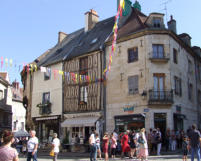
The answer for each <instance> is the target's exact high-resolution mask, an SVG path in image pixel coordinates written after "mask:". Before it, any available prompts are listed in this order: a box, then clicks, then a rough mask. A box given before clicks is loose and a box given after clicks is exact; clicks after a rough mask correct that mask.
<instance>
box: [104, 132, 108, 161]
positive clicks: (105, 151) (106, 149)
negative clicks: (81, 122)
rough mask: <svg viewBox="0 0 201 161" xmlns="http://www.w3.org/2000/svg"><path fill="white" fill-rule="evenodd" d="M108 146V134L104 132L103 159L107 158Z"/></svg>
mask: <svg viewBox="0 0 201 161" xmlns="http://www.w3.org/2000/svg"><path fill="white" fill-rule="evenodd" d="M108 146H109V135H108V133H107V132H105V134H104V136H103V153H104V154H105V161H107V160H108Z"/></svg>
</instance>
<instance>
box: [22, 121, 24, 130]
mask: <svg viewBox="0 0 201 161" xmlns="http://www.w3.org/2000/svg"><path fill="white" fill-rule="evenodd" d="M21 130H24V122H21Z"/></svg>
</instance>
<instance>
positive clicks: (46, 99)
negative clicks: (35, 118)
mask: <svg viewBox="0 0 201 161" xmlns="http://www.w3.org/2000/svg"><path fill="white" fill-rule="evenodd" d="M48 102H50V92H47V93H43V100H42V104H45V103H48Z"/></svg>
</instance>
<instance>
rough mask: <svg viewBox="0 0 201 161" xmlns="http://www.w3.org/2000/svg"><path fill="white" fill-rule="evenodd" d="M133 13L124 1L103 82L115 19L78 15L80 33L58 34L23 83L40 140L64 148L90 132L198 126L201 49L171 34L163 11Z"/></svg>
mask: <svg viewBox="0 0 201 161" xmlns="http://www.w3.org/2000/svg"><path fill="white" fill-rule="evenodd" d="M117 2H119V1H117ZM140 10H141V6H140V4H139V3H138V2H137V1H136V2H135V3H134V4H133V5H132V3H131V1H129V0H125V10H124V11H123V14H122V15H123V16H122V17H121V19H120V21H119V29H118V37H117V44H116V52H115V54H114V57H113V61H112V64H111V70H110V72H109V73H108V75H107V78H106V80H104V79H105V78H104V74H103V71H104V69H105V68H106V67H107V66H108V62H109V53H110V52H111V44H112V33H113V26H114V22H115V17H111V18H108V19H106V20H102V21H98V15H97V13H96V12H95V11H94V10H90V11H89V12H87V13H86V14H85V27H84V28H82V29H79V30H77V31H75V32H73V33H70V34H65V33H62V32H60V33H59V41H58V43H57V44H56V46H55V47H53V48H52V49H50V50H49V51H48V54H47V55H45V56H44V57H43V58H42V59H40V60H39V61H38V62H36V63H37V67H38V68H40V67H46V69H47V71H46V72H45V73H44V72H42V71H40V70H38V71H36V72H34V73H33V74H32V76H31V75H30V76H31V77H32V79H27V78H25V79H23V80H26V81H30V84H29V82H28V84H29V86H30V87H29V88H30V89H31V90H28V92H29V93H28V97H29V98H30V99H31V101H30V107H31V108H30V109H31V110H30V111H31V112H30V114H31V115H30V116H29V117H30V118H32V119H33V120H34V124H35V127H36V129H37V131H38V135H39V138H40V139H42V140H44V141H45V140H46V141H48V139H49V137H50V136H51V134H52V132H53V131H54V132H58V133H59V134H60V135H61V136H62V139H64V140H65V143H68V144H69V143H74V142H76V138H78V137H79V138H80V139H79V142H80V143H86V142H87V140H88V136H89V134H90V132H91V130H92V129H93V128H96V130H97V131H98V132H100V134H101V133H102V132H103V131H105V130H107V131H108V132H112V131H113V130H114V129H116V130H117V131H119V132H121V131H124V130H126V129H138V128H142V127H145V128H146V129H147V130H148V129H149V128H157V127H159V128H161V130H162V132H163V133H164V131H165V130H166V129H167V128H170V129H175V130H180V129H184V130H186V129H187V128H188V127H189V126H190V125H191V124H192V123H199V122H198V120H199V118H200V112H201V110H200V100H201V99H200V91H201V82H200V73H201V72H200V71H201V59H200V48H199V47H192V46H191V43H190V39H191V37H190V36H189V35H188V34H186V33H184V34H177V30H176V21H175V20H174V19H173V18H171V20H170V21H169V22H168V27H165V24H164V20H163V17H164V15H163V14H161V13H151V14H149V16H146V15H145V14H143V13H142V12H141V11H140ZM59 71H60V75H59V73H58V72H59ZM25 75H26V74H25ZM30 76H29V77H30ZM103 81H104V83H103ZM27 88H28V86H27ZM25 95H26V94H25ZM28 102H29V101H28ZM47 105H48V107H47ZM49 107H50V110H47V109H49ZM41 112H42V113H41ZM43 112H45V113H43ZM76 148H77V149H79V147H76ZM74 150H75V149H74ZM79 150H80V149H79Z"/></svg>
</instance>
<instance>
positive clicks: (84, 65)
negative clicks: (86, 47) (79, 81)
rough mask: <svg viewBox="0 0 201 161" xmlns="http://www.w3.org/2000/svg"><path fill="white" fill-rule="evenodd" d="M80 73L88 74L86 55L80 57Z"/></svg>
mask: <svg viewBox="0 0 201 161" xmlns="http://www.w3.org/2000/svg"><path fill="white" fill-rule="evenodd" d="M79 65H80V75H87V74H88V57H84V58H81V59H80V64H79Z"/></svg>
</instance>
